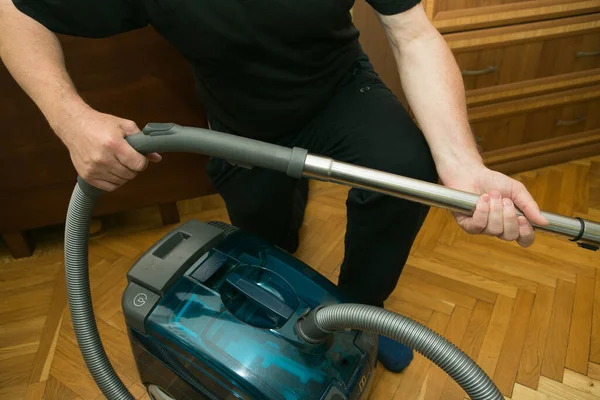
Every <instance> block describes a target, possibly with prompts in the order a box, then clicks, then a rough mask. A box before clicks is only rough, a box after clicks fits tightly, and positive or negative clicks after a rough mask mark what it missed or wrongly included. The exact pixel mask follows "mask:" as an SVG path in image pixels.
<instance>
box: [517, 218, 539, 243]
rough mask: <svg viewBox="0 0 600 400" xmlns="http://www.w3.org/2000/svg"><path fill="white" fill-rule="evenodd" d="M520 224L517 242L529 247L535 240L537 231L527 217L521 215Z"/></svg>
mask: <svg viewBox="0 0 600 400" xmlns="http://www.w3.org/2000/svg"><path fill="white" fill-rule="evenodd" d="M517 221H518V224H519V238H518V239H517V243H519V245H520V246H521V247H529V246H531V245H532V244H533V242H534V241H535V231H534V230H533V226H532V225H531V223H529V221H528V220H527V218H525V217H523V216H521V217H519V218H518V219H517Z"/></svg>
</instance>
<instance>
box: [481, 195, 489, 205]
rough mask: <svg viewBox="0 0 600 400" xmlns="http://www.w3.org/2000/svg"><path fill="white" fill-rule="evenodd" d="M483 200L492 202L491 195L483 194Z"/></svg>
mask: <svg viewBox="0 0 600 400" xmlns="http://www.w3.org/2000/svg"><path fill="white" fill-rule="evenodd" d="M481 200H483V201H484V202H486V203H489V202H490V195H489V194H484V195H483V196H481Z"/></svg>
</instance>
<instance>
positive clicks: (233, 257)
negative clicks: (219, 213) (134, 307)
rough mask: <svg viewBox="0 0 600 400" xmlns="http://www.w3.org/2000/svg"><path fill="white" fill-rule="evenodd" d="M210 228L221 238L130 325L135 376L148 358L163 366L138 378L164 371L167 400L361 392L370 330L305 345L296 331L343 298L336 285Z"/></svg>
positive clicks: (276, 253) (371, 355)
mask: <svg viewBox="0 0 600 400" xmlns="http://www.w3.org/2000/svg"><path fill="white" fill-rule="evenodd" d="M215 226H221V227H223V229H224V231H226V232H227V234H224V235H222V237H221V238H220V239H219V240H217V241H214V245H212V246H210V247H209V248H207V249H205V250H204V251H202V252H200V253H199V254H197V255H196V256H197V257H196V259H193V260H192V262H191V265H190V266H189V267H186V269H185V272H184V273H183V274H182V275H181V276H180V277H179V278H178V279H177V281H175V282H174V283H173V285H172V286H171V287H170V289H169V290H168V291H167V292H166V293H165V295H164V296H163V297H162V298H161V299H160V301H159V302H158V303H157V305H156V307H154V309H153V311H152V312H151V313H150V314H149V315H148V317H147V320H146V323H145V326H146V333H145V334H142V333H140V332H137V331H135V330H134V329H132V330H131V331H130V338H131V340H132V346H133V347H134V354H136V361H138V368H140V371H141V373H142V376H144V371H147V370H148V369H149V364H152V363H153V365H154V367H152V368H153V369H154V370H156V371H159V370H161V369H164V366H167V367H168V370H169V372H163V373H160V372H158V373H155V374H154V375H153V376H154V377H153V378H148V377H147V378H146V382H145V383H146V384H148V383H152V382H150V381H151V380H153V379H154V380H159V377H161V375H163V376H162V378H164V375H169V376H170V378H169V383H166V382H165V379H162V382H161V384H162V386H161V387H163V388H164V387H165V385H167V386H169V388H170V392H171V393H173V392H176V394H173V398H176V399H178V398H186V396H187V398H190V399H191V398H210V399H212V398H215V399H228V398H231V399H236V398H238V399H265V400H267V399H268V400H276V399H277V400H279V399H281V400H304V399H336V400H343V399H361V398H366V396H367V395H368V393H369V391H370V382H371V375H372V373H373V370H374V368H375V363H376V349H377V338H376V336H375V335H373V334H370V333H362V332H357V331H350V330H348V331H341V332H337V333H336V334H335V335H333V336H332V338H331V340H329V341H328V342H325V343H320V344H309V343H306V342H304V341H302V340H301V339H300V338H299V337H298V335H297V334H296V331H295V324H296V322H297V320H298V318H299V317H301V316H302V315H304V314H305V313H306V312H308V311H309V310H311V309H313V308H315V307H317V306H319V305H327V304H336V303H340V302H343V301H344V299H343V297H342V296H341V294H340V293H339V292H338V291H337V288H336V286H335V285H333V284H332V283H331V282H330V281H329V280H327V279H326V278H325V277H323V276H322V275H320V274H319V273H317V272H316V271H314V270H313V269H311V268H310V267H308V266H307V265H305V264H304V263H302V262H301V261H299V260H298V259H296V258H295V257H293V256H291V255H290V254H288V253H286V252H284V251H283V250H281V249H279V248H277V247H274V246H271V245H269V244H267V243H266V242H264V241H262V240H260V239H258V238H256V237H254V236H251V235H248V234H246V233H244V232H242V231H239V230H235V229H231V228H229V229H226V228H227V226H225V225H224V224H215ZM136 346H137V347H138V348H137V352H136V351H135V350H136ZM141 349H143V351H141ZM142 353H144V354H142ZM144 357H145V359H146V361H144ZM148 360H150V361H148ZM152 368H150V369H152ZM146 376H147V374H146ZM166 390H168V389H166Z"/></svg>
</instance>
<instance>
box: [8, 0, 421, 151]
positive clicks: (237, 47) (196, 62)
mask: <svg viewBox="0 0 600 400" xmlns="http://www.w3.org/2000/svg"><path fill="white" fill-rule="evenodd" d="M366 1H367V2H368V3H369V4H370V5H371V6H372V7H373V8H374V9H375V10H377V11H378V12H380V13H381V14H386V15H390V14H395V13H400V12H403V11H406V10H408V9H409V8H412V7H414V6H415V5H416V4H418V3H419V1H420V0H366ZM13 2H14V4H15V5H16V7H17V8H18V9H20V10H21V11H22V12H23V13H25V14H27V15H29V16H30V17H32V18H34V19H36V20H37V21H39V22H40V23H41V24H43V25H45V26H46V27H47V28H48V29H50V30H52V31H54V32H56V33H62V34H67V35H72V36H82V37H89V38H102V37H108V36H112V35H116V34H119V33H122V32H126V31H131V30H134V29H138V28H141V27H144V26H147V25H152V26H153V27H154V28H155V29H156V30H157V31H158V32H159V33H160V34H161V35H162V36H163V37H165V39H166V40H168V41H169V42H170V43H171V44H172V45H173V46H174V47H175V48H177V49H178V50H179V51H180V52H181V53H182V54H183V56H185V57H186V58H187V60H189V62H190V64H191V66H192V69H193V71H194V74H195V76H196V81H197V83H198V85H197V86H198V93H199V96H200V99H201V101H202V102H203V104H204V105H205V107H206V109H207V111H208V112H209V113H211V114H212V115H214V116H215V117H216V118H218V119H219V120H221V122H223V123H224V124H226V125H228V126H229V127H230V128H232V129H234V130H235V131H236V132H237V133H239V134H241V135H245V136H250V137H255V138H259V139H262V140H271V139H275V138H276V137H278V136H279V135H282V134H287V133H291V132H293V131H294V130H295V129H298V128H299V127H301V126H302V125H303V124H305V123H306V122H307V120H308V119H309V118H311V116H313V115H314V114H315V113H316V112H317V111H318V110H319V109H320V108H322V107H323V105H324V103H325V102H326V101H327V99H328V98H329V97H330V96H331V94H332V91H333V89H334V87H335V85H336V84H337V82H338V81H339V80H340V79H341V77H342V76H343V74H344V73H345V72H346V71H347V70H348V68H350V66H351V65H352V63H353V61H354V60H355V59H356V57H357V56H358V55H359V53H360V45H359V43H358V36H359V32H358V31H357V29H356V28H355V27H354V25H353V23H352V20H351V16H350V12H349V11H350V9H351V8H352V6H353V5H354V0H13ZM123 117H125V118H126V117H127V116H123Z"/></svg>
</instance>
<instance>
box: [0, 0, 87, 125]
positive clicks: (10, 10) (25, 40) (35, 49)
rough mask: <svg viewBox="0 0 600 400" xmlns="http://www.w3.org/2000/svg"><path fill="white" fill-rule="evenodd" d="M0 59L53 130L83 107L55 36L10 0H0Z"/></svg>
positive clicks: (83, 104)
mask: <svg viewBox="0 0 600 400" xmlns="http://www.w3.org/2000/svg"><path fill="white" fill-rule="evenodd" d="M0 57H1V58H2V61H3V62H4V65H5V66H6V67H7V69H8V71H9V72H10V73H11V74H12V76H13V78H14V79H15V80H16V81H17V83H18V84H19V85H20V86H21V88H22V89H23V90H24V91H25V92H26V93H27V95H28V96H29V97H31V99H32V100H33V101H34V102H35V103H36V105H37V106H38V107H39V108H40V110H41V111H42V113H43V114H44V116H45V117H46V118H47V119H48V121H49V122H50V124H51V125H52V126H53V127H54V126H55V125H57V124H58V123H59V120H60V119H62V118H64V117H65V116H67V117H68V115H73V114H76V113H78V112H79V111H80V110H82V109H83V108H86V107H87V105H86V104H85V102H84V101H83V100H82V99H81V97H79V95H78V94H77V91H76V90H75V87H74V85H73V82H71V79H70V78H69V75H68V73H67V70H66V68H65V64H64V59H63V52H62V48H61V46H60V43H59V41H58V39H57V38H56V35H54V33H52V32H50V31H49V30H48V29H46V28H45V27H44V26H43V25H41V24H39V23H38V22H37V21H35V20H33V19H31V18H29V17H28V16H27V15H25V14H23V13H21V12H20V11H19V10H17V9H16V8H15V6H14V5H13V3H12V1H11V0H0Z"/></svg>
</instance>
